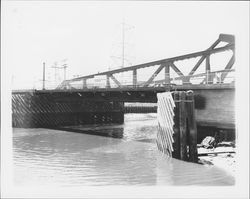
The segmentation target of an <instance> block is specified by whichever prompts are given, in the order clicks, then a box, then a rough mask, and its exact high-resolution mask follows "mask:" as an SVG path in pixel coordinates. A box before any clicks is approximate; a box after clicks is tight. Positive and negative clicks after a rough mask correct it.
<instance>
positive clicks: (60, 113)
mask: <svg viewBox="0 0 250 199" xmlns="http://www.w3.org/2000/svg"><path fill="white" fill-rule="evenodd" d="M219 45H220V46H219ZM218 46H219V47H218ZM228 51H229V52H230V57H229V58H228V60H227V62H226V63H225V65H224V66H220V67H219V69H218V67H217V69H216V70H214V68H215V67H214V65H212V64H211V63H213V62H212V59H213V58H214V57H213V56H214V55H217V54H222V56H223V57H224V54H223V53H225V52H228ZM184 60H195V62H193V63H194V65H193V66H192V67H191V70H189V71H188V70H187V69H185V71H186V73H185V72H184V71H183V67H182V71H181V70H180V68H181V67H178V66H177V65H179V64H180V63H181V62H182V61H184ZM234 62H235V42H234V36H233V35H226V34H220V36H219V38H218V39H217V40H216V41H215V42H214V43H213V44H212V45H211V46H210V47H209V48H208V49H206V50H205V51H200V52H195V53H190V54H187V55H182V56H177V57H173V58H168V59H162V60H158V61H154V62H149V63H144V64H139V65H135V66H130V67H126V68H120V69H116V70H111V71H106V72H101V73H97V74H93V75H87V76H81V77H78V78H73V79H70V80H65V81H63V82H62V83H61V84H60V85H59V86H57V88H55V89H50V90H48V89H44V90H15V91H12V118H13V122H12V124H13V126H14V127H55V126H63V125H78V124H92V123H123V120H124V102H157V98H156V94H157V93H159V92H164V91H175V90H193V91H194V93H195V108H196V120H197V123H199V124H201V125H204V126H211V127H217V128H229V129H234V128H235V126H234V123H235V122H234V115H235V114H234V93H235V87H234V80H235V78H234V72H235V69H234V68H233V66H234ZM182 66H184V68H185V65H184V64H183V65H182ZM151 67H152V70H153V73H151V74H150V75H149V77H147V76H146V79H145V78H144V79H142V78H141V79H140V78H139V73H140V72H143V70H144V69H145V68H151ZM163 69H164V70H163ZM187 71H188V72H187ZM124 73H125V74H124ZM162 77H163V78H162ZM157 78H158V79H157ZM111 80H112V81H111Z"/></svg>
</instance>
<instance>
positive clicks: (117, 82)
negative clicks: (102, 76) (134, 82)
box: [110, 75, 122, 87]
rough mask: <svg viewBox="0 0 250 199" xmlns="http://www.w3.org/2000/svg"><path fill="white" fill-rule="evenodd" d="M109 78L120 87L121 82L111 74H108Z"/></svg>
mask: <svg viewBox="0 0 250 199" xmlns="http://www.w3.org/2000/svg"><path fill="white" fill-rule="evenodd" d="M110 78H111V79H112V80H113V81H114V82H115V83H116V84H117V86H119V87H122V85H121V83H120V82H119V81H118V80H117V79H116V78H115V77H114V76H113V75H110Z"/></svg>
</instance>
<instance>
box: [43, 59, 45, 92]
mask: <svg viewBox="0 0 250 199" xmlns="http://www.w3.org/2000/svg"><path fill="white" fill-rule="evenodd" d="M43 90H45V62H43Z"/></svg>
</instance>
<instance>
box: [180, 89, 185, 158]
mask: <svg viewBox="0 0 250 199" xmlns="http://www.w3.org/2000/svg"><path fill="white" fill-rule="evenodd" d="M179 98H180V108H179V127H180V159H181V160H187V112H186V103H185V101H186V94H185V92H184V91H180V92H179Z"/></svg>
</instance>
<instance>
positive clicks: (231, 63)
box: [221, 54, 235, 82]
mask: <svg viewBox="0 0 250 199" xmlns="http://www.w3.org/2000/svg"><path fill="white" fill-rule="evenodd" d="M234 62H235V54H233V55H232V57H231V59H230V60H229V62H228V63H227V65H226V67H225V70H226V72H225V73H223V74H222V75H221V81H222V82H223V81H224V79H225V78H226V76H227V74H228V73H229V70H230V69H231V68H232V67H233V65H234Z"/></svg>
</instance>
